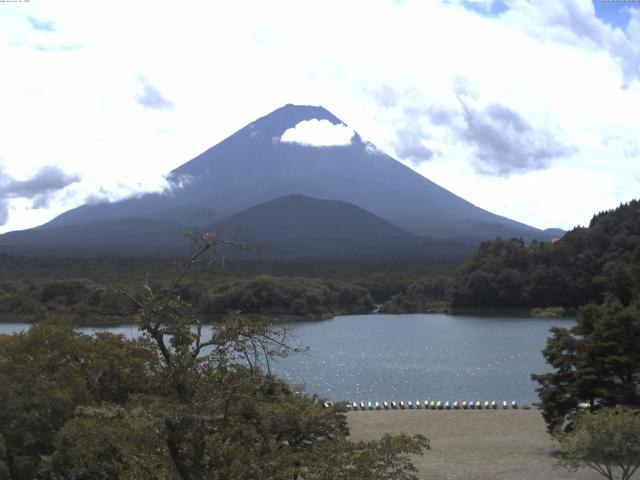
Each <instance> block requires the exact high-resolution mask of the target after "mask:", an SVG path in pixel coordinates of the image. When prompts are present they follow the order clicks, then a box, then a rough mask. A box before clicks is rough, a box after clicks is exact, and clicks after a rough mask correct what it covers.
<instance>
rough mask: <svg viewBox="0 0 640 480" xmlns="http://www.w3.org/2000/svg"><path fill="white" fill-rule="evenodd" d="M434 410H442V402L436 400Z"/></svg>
mask: <svg viewBox="0 0 640 480" xmlns="http://www.w3.org/2000/svg"><path fill="white" fill-rule="evenodd" d="M436 408H437V409H438V410H442V402H441V401H440V400H438V401H437V402H436Z"/></svg>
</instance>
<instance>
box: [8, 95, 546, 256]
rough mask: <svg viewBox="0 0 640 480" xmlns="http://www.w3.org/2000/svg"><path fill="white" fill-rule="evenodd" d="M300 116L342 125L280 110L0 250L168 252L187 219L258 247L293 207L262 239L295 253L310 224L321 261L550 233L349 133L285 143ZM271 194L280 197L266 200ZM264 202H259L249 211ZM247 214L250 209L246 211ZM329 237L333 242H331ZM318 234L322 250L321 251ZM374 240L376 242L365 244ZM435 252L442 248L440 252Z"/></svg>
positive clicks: (305, 111)
mask: <svg viewBox="0 0 640 480" xmlns="http://www.w3.org/2000/svg"><path fill="white" fill-rule="evenodd" d="M308 122H317V123H322V124H323V125H325V126H327V125H328V126H329V127H332V126H333V127H339V128H344V130H348V129H347V128H346V127H347V126H346V124H345V123H344V122H342V121H341V120H340V119H338V118H337V117H336V116H334V115H333V114H332V113H331V112H329V111H328V110H326V109H324V108H323V107H317V106H298V105H285V106H284V107H282V108H279V109H277V110H275V111H274V112H272V113H270V114H268V115H266V116H264V117H262V118H259V119H257V120H255V121H254V122H252V123H250V124H248V125H247V126H245V127H244V128H242V129H241V130H239V131H237V132H236V133H234V134H233V135H231V136H230V137H228V138H227V139H225V140H223V141H222V142H220V143H219V144H217V145H215V146H213V147H212V148H210V149H208V150H207V151H205V152H204V153H202V154H200V155H198V156H197V157H195V158H194V159H192V160H190V161H189V162H187V163H185V164H183V165H181V166H180V167H178V168H176V169H175V170H173V171H171V172H170V173H169V174H168V175H167V179H168V181H169V184H170V185H171V188H170V189H169V190H168V191H165V192H162V193H150V194H146V195H142V196H141V197H137V198H129V199H126V200H121V201H118V202H113V203H103V204H98V205H83V206H81V207H78V208H75V209H73V210H70V211H68V212H65V213H63V214H62V215H60V216H58V217H56V218H54V219H53V220H52V221H50V222H49V223H46V224H44V225H41V226H39V227H36V228H33V229H30V230H23V231H19V232H10V233H7V234H5V235H1V236H0V251H4V252H10V253H13V252H29V251H33V252H41V253H63V252H64V253H67V254H69V253H74V252H83V253H84V254H87V253H95V254H105V253H108V254H123V255H137V254H142V253H160V252H166V253H169V252H175V251H177V249H179V248H181V246H183V243H181V239H180V231H183V230H185V229H187V228H190V227H192V226H203V227H204V226H206V227H214V228H215V227H216V226H218V228H221V230H225V229H226V230H229V225H231V224H233V225H234V227H235V228H237V229H244V230H248V231H253V233H254V234H255V236H256V240H257V241H259V242H260V241H263V240H266V239H265V238H260V235H261V232H262V234H264V233H265V231H266V230H265V226H268V225H269V224H270V223H273V224H278V221H280V222H281V219H282V217H283V216H286V215H287V212H292V211H295V212H296V216H295V218H296V219H297V221H296V222H291V221H290V222H286V225H287V227H286V228H287V229H288V230H287V231H286V232H282V231H281V234H282V235H281V240H279V238H278V236H272V237H270V238H269V239H268V240H269V243H270V245H271V246H272V247H273V251H274V252H276V251H277V252H284V251H287V242H291V241H294V240H295V241H294V243H296V245H298V247H299V248H298V249H294V251H300V252H301V254H302V251H303V250H304V244H305V241H311V237H310V236H308V235H307V236H305V235H306V234H305V231H307V232H308V231H309V228H308V227H309V225H308V223H309V221H310V222H311V223H313V224H314V225H317V226H320V227H323V226H324V227H325V228H324V229H323V231H324V232H325V233H326V232H334V236H335V237H336V238H335V239H333V240H331V239H330V238H329V237H331V235H328V236H327V234H325V235H322V236H317V235H316V236H315V237H313V238H315V239H316V240H315V241H314V242H313V244H314V249H315V250H314V251H316V252H320V253H319V254H318V255H317V257H323V258H324V257H331V256H332V254H333V253H336V252H338V251H340V245H341V244H342V245H344V244H347V243H348V244H349V245H352V246H353V245H358V244H361V245H362V246H363V250H362V249H361V250H362V251H372V252H373V251H377V252H378V254H379V251H381V250H386V251H389V249H398V250H400V251H406V253H407V254H409V252H413V253H416V254H417V252H419V251H420V247H417V246H416V245H423V249H422V254H421V255H419V256H421V257H425V258H427V257H429V256H430V254H429V253H428V250H429V247H428V246H427V245H431V246H432V247H433V246H434V245H436V244H438V245H440V246H443V245H445V244H447V243H448V244H451V245H469V246H472V245H473V246H475V245H477V244H478V243H479V242H480V241H483V240H488V239H493V238H495V237H498V236H501V237H522V238H523V239H525V240H532V239H537V240H547V239H549V238H551V237H553V236H556V234H557V232H555V231H553V232H552V231H545V230H539V229H536V228H534V227H531V226H528V225H525V224H523V223H520V222H517V221H514V220H511V219H508V218H506V217H502V216H499V215H495V214H493V213H491V212H488V211H486V210H483V209H481V208H479V207H476V206H475V205H473V204H471V203H470V202H468V201H466V200H464V199H463V198H460V197H459V196H457V195H454V194H453V193H451V192H449V191H448V190H446V189H444V188H442V187H440V186H439V185H437V184H435V183H434V182H432V181H430V180H428V179H427V178H425V177H423V176H422V175H420V174H418V173H417V172H415V171H413V170H412V169H410V168H409V167H407V166H405V165H404V164H402V163H401V162H399V161H397V160H395V159H394V158H392V157H390V156H389V155H387V154H385V153H384V152H382V151H380V150H378V149H377V148H375V147H374V146H373V145H372V144H371V143H369V142H365V141H364V140H363V139H362V138H361V137H360V135H358V134H357V133H356V132H353V131H352V135H351V137H350V138H347V139H346V141H343V142H342V143H340V144H330V145H321V146H314V145H312V144H309V143H305V142H302V141H295V140H290V139H288V137H287V135H288V133H291V132H292V131H295V130H297V128H298V127H300V126H304V125H305V124H306V123H308ZM278 199H286V201H280V202H275V203H274V201H275V200H278ZM263 204H265V205H267V206H268V208H262V209H260V208H258V209H257V210H256V208H257V207H259V206H261V205H263ZM296 204H299V205H298V206H295V205H296ZM329 207H330V208H329ZM247 209H249V210H251V209H253V210H251V211H250V212H249V213H248V214H244V215H243V212H245V211H247ZM292 209H293V210H292ZM305 215H308V216H309V217H308V218H307V217H306V216H305ZM338 217H339V218H340V221H338V222H336V218H338ZM292 218H293V217H292ZM243 219H244V220H243ZM276 219H280V220H276ZM303 219H306V220H308V221H307V222H304V221H302V220H303ZM350 219H351V220H350ZM242 221H244V222H245V223H244V224H243V223H242ZM305 229H306V230H305ZM267 230H268V229H267ZM263 236H264V235H263ZM338 237H339V238H340V239H341V242H337V241H334V240H336V239H337V238H338ZM296 238H297V240H296ZM347 238H348V240H349V241H348V242H346V239H347ZM391 238H393V239H394V240H393V242H395V243H393V242H392V243H389V239H391ZM305 239H306V240H305ZM321 239H324V241H325V243H326V247H327V248H320V243H322V241H321ZM421 242H422V243H421ZM425 242H426V243H425ZM376 243H378V244H379V245H378V247H379V248H377V247H376V248H373V247H374V245H375V244H376ZM409 245H410V246H409ZM370 247H371V248H370ZM452 248H453V247H452ZM336 249H337V250H336ZM436 251H438V252H440V253H438V255H440V254H441V249H440V247H439V248H436V249H435V250H433V252H434V254H435V252H436ZM342 253H343V254H345V255H348V252H346V251H345V252H342ZM413 253H412V254H413ZM276 256H277V255H276ZM289 256H290V255H289ZM294 256H295V255H294Z"/></svg>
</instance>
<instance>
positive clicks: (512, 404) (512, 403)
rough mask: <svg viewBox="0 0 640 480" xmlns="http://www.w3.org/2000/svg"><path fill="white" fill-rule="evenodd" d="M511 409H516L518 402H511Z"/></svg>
mask: <svg viewBox="0 0 640 480" xmlns="http://www.w3.org/2000/svg"><path fill="white" fill-rule="evenodd" d="M511 408H513V409H516V408H518V402H516V401H515V400H512V401H511Z"/></svg>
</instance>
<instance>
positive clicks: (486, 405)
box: [484, 400, 491, 410]
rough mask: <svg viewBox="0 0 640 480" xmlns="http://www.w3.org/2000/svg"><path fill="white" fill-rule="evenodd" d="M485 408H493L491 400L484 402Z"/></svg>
mask: <svg viewBox="0 0 640 480" xmlns="http://www.w3.org/2000/svg"><path fill="white" fill-rule="evenodd" d="M484 408H485V410H489V408H491V406H490V404H489V400H485V401H484Z"/></svg>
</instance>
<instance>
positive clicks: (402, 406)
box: [400, 400, 406, 410]
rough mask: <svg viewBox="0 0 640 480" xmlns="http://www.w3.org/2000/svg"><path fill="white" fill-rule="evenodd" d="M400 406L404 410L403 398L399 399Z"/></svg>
mask: <svg viewBox="0 0 640 480" xmlns="http://www.w3.org/2000/svg"><path fill="white" fill-rule="evenodd" d="M400 408H401V409H402V410H404V409H405V408H406V405H405V404H404V400H400Z"/></svg>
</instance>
